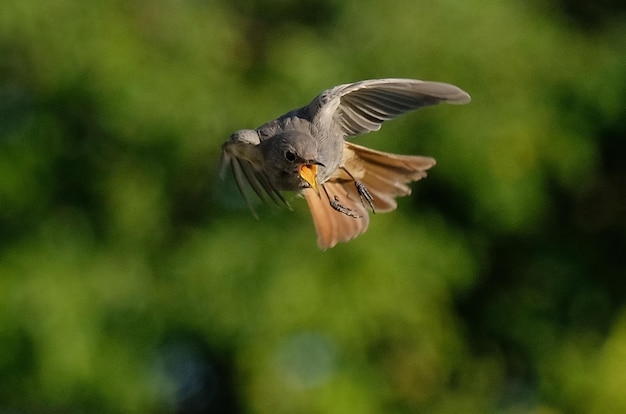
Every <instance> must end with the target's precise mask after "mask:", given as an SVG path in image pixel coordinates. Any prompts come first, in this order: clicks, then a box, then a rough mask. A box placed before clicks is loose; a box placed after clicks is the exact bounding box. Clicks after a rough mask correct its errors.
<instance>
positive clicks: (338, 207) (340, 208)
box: [322, 184, 361, 219]
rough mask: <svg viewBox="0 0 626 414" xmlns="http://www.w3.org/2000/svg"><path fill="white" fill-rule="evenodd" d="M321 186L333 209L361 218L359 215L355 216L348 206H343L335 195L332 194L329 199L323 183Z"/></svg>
mask: <svg viewBox="0 0 626 414" xmlns="http://www.w3.org/2000/svg"><path fill="white" fill-rule="evenodd" d="M322 188H323V189H324V193H326V198H328V203H329V204H330V206H331V207H332V208H333V209H335V210H337V211H338V212H340V213H341V214H345V215H346V216H348V217H352V218H356V219H358V218H361V216H357V215H356V214H354V213H353V212H352V209H351V208H348V207H346V206H344V205H343V204H341V203H340V202H339V198H338V197H337V196H334V197H333V198H332V199H331V198H330V195H329V194H328V191H327V190H326V187H325V186H324V185H323V184H322Z"/></svg>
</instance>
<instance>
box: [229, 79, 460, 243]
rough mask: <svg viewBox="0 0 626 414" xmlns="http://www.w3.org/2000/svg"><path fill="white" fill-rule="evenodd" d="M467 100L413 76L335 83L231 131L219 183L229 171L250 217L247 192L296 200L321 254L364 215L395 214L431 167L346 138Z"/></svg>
mask: <svg viewBox="0 0 626 414" xmlns="http://www.w3.org/2000/svg"><path fill="white" fill-rule="evenodd" d="M470 100H471V98H470V95H469V94H468V93H467V92H465V91H463V90H462V89H460V88H458V87H457V86H454V85H451V84H448V83H441V82H432V81H422V80H417V79H403V78H384V79H370V80H363V81H359V82H354V83H346V84H342V85H338V86H335V87H332V88H330V89H327V90H325V91H323V92H322V93H320V94H319V95H318V96H316V97H315V98H314V99H313V100H312V101H311V102H310V103H309V104H308V105H306V106H303V107H301V108H298V109H294V110H292V111H290V112H287V113H286V114H284V115H282V116H280V117H278V118H276V119H274V120H272V121H269V122H267V123H265V124H263V125H261V126H260V127H258V128H256V129H242V130H239V131H236V132H234V133H233V134H232V135H231V136H230V137H229V139H228V140H227V141H226V142H225V143H224V144H223V146H222V157H221V168H220V175H221V177H222V178H224V176H225V174H226V171H227V170H228V167H229V166H230V169H231V170H232V174H233V176H234V178H235V182H236V184H237V187H238V188H239V191H240V192H241V194H242V195H243V197H244V199H245V200H246V202H247V204H248V206H249V207H250V209H251V211H252V214H253V215H255V216H257V215H256V212H255V210H254V208H253V206H252V199H251V196H252V194H251V191H250V189H251V190H252V191H253V192H254V193H256V195H257V196H258V197H259V198H260V199H261V200H262V201H267V199H268V198H269V199H270V200H272V201H273V202H275V203H277V204H279V205H284V206H286V207H287V208H289V209H291V206H290V204H289V202H288V201H287V200H286V199H285V197H284V196H283V194H282V192H286V191H290V192H296V193H297V194H299V195H301V196H303V197H304V198H305V199H306V202H307V204H308V207H309V209H310V212H311V216H312V218H313V223H314V226H315V230H316V232H317V244H318V246H319V248H320V249H322V250H326V249H329V248H332V247H334V246H335V245H336V244H337V243H340V242H347V241H349V240H352V239H354V238H355V237H357V236H359V235H360V234H362V233H364V232H365V231H366V230H367V228H368V226H369V212H370V211H371V212H372V213H379V212H389V211H392V210H395V209H396V207H397V202H396V198H397V197H401V196H407V195H409V194H411V188H410V187H409V186H408V184H409V183H411V182H414V181H418V180H421V179H422V178H424V177H426V171H427V170H428V169H430V168H431V167H433V166H434V165H435V163H436V161H435V159H434V158H431V157H427V156H419V155H399V154H392V153H387V152H382V151H379V150H375V149H371V148H367V147H365V146H361V145H358V144H355V143H353V142H350V141H348V139H351V138H353V137H355V136H357V135H361V134H365V133H368V132H373V131H378V130H379V129H380V128H381V126H382V124H383V123H384V122H385V121H388V120H391V119H393V118H396V117H397V116H400V115H402V114H404V113H406V112H409V111H412V110H415V109H418V108H421V107H425V106H430V105H436V104H439V103H442V102H446V103H449V104H466V103H468V102H470ZM246 183H247V184H246ZM257 217H258V216H257Z"/></svg>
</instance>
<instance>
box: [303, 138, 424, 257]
mask: <svg viewBox="0 0 626 414" xmlns="http://www.w3.org/2000/svg"><path fill="white" fill-rule="evenodd" d="M434 165H435V160H434V159H433V158H430V157H421V156H413V155H397V154H390V153H386V152H381V151H376V150H372V149H369V148H365V147H362V146H360V145H356V144H353V143H350V142H345V143H344V155H343V168H339V169H338V170H337V172H336V173H335V174H334V175H333V176H331V177H330V178H329V179H328V180H327V181H326V182H325V183H323V184H322V185H323V187H324V190H325V191H321V192H320V195H318V194H317V193H315V191H313V190H312V189H306V190H304V192H303V194H304V197H305V199H306V201H307V203H308V205H309V209H310V210H311V216H312V217H313V222H314V224H315V229H316V231H317V236H318V238H317V243H318V245H319V247H320V248H321V249H329V248H331V247H333V246H335V245H336V244H337V243H339V242H346V241H348V240H351V239H353V238H355V237H357V236H358V235H359V234H362V233H364V232H365V230H367V227H368V225H369V214H368V211H367V210H368V208H369V205H368V206H367V207H366V206H365V205H364V204H363V201H362V200H361V197H360V195H359V193H358V191H357V187H356V185H355V182H354V179H356V180H358V181H360V182H361V183H362V184H363V185H364V186H365V188H366V189H367V190H368V191H369V193H370V194H371V195H372V198H373V200H372V204H373V206H374V211H375V212H388V211H392V210H395V208H396V207H397V203H396V200H395V199H396V197H400V196H406V195H409V194H411V188H410V187H409V186H407V184H408V183H410V182H413V181H418V180H420V179H422V178H424V177H426V170H428V169H429V168H431V167H432V166H434ZM335 196H336V197H337V201H338V202H339V203H341V204H342V205H343V206H344V207H347V208H349V209H350V210H351V214H353V215H355V216H357V217H352V216H350V215H347V214H344V213H342V212H339V211H337V210H335V209H334V208H333V207H332V206H331V202H332V200H334V198H335Z"/></svg>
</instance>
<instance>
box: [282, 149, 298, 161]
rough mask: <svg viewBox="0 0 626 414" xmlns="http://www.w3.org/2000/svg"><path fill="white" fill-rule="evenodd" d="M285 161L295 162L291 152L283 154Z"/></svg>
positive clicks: (294, 156)
mask: <svg viewBox="0 0 626 414" xmlns="http://www.w3.org/2000/svg"><path fill="white" fill-rule="evenodd" d="M285 159H286V160H287V161H295V160H296V154H294V153H293V152H291V151H287V152H285Z"/></svg>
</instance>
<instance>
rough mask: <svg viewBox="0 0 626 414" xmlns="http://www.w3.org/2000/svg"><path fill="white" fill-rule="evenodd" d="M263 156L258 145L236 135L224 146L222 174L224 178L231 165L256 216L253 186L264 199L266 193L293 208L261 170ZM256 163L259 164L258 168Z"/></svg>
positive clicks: (238, 184) (239, 185) (238, 185)
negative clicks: (252, 193) (253, 202)
mask: <svg viewBox="0 0 626 414" xmlns="http://www.w3.org/2000/svg"><path fill="white" fill-rule="evenodd" d="M261 157H262V155H261V153H260V151H259V148H258V145H255V144H251V143H248V142H245V141H243V140H240V139H237V138H236V137H234V138H231V139H230V140H229V141H228V142H226V143H225V144H224V145H223V146H222V161H221V168H220V176H221V177H222V179H223V178H224V176H225V175H226V169H227V168H228V167H229V166H230V168H231V170H232V172H233V176H234V177H235V182H236V183H237V188H239V192H240V193H241V194H242V195H243V197H244V199H245V200H246V203H247V204H248V207H249V208H250V211H251V212H252V214H253V215H254V216H255V217H257V214H256V211H255V210H254V207H253V204H252V200H251V199H250V194H249V192H250V191H249V190H248V188H252V190H253V191H254V192H255V193H256V195H257V196H258V197H259V198H260V199H261V200H262V201H265V194H266V195H268V196H269V198H270V199H271V200H272V201H274V202H275V203H276V204H279V205H281V204H282V205H285V206H287V208H289V209H291V206H290V205H289V203H288V202H287V200H285V198H284V197H283V196H282V194H281V193H280V191H278V190H277V189H276V187H274V185H272V183H271V181H270V180H269V178H268V177H267V176H266V175H265V174H264V173H263V171H262V170H261V168H260V166H261V165H262V160H261ZM255 165H256V166H257V167H256V168H255ZM246 183H247V184H248V185H246Z"/></svg>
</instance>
